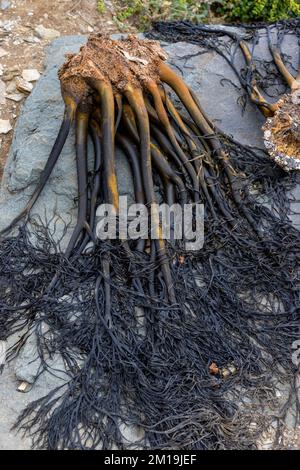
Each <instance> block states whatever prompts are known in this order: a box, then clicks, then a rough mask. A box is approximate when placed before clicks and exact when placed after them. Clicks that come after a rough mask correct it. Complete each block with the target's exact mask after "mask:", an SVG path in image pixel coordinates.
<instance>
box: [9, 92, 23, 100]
mask: <svg viewBox="0 0 300 470" xmlns="http://www.w3.org/2000/svg"><path fill="white" fill-rule="evenodd" d="M24 97H25V95H24V94H23V93H18V92H16V93H10V94H7V95H6V98H7V99H8V100H11V101H16V102H17V103H18V102H19V101H22V99H23V98H24Z"/></svg>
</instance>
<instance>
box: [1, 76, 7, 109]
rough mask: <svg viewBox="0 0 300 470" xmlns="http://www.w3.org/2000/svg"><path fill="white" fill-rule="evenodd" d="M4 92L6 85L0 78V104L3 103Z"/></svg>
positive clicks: (4, 101)
mask: <svg viewBox="0 0 300 470" xmlns="http://www.w3.org/2000/svg"><path fill="white" fill-rule="evenodd" d="M5 93H6V85H5V83H4V82H3V80H1V79H0V104H5V103H6V99H5Z"/></svg>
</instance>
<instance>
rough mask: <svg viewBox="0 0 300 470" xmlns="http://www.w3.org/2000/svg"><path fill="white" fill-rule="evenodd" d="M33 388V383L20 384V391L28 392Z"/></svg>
mask: <svg viewBox="0 0 300 470" xmlns="http://www.w3.org/2000/svg"><path fill="white" fill-rule="evenodd" d="M30 389H31V384H29V383H28V382H21V383H20V385H19V386H18V392H22V393H27V392H29V390H30Z"/></svg>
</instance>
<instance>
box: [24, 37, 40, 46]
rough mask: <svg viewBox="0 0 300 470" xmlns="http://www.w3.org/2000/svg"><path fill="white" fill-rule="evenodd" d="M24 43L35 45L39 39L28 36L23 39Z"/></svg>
mask: <svg viewBox="0 0 300 470" xmlns="http://www.w3.org/2000/svg"><path fill="white" fill-rule="evenodd" d="M24 41H25V42H28V43H29V44H35V43H37V42H40V40H39V38H36V37H34V36H28V37H27V38H24Z"/></svg>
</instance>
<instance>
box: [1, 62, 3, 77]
mask: <svg viewBox="0 0 300 470" xmlns="http://www.w3.org/2000/svg"><path fill="white" fill-rule="evenodd" d="M2 75H3V67H2V65H1V64H0V77H2Z"/></svg>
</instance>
